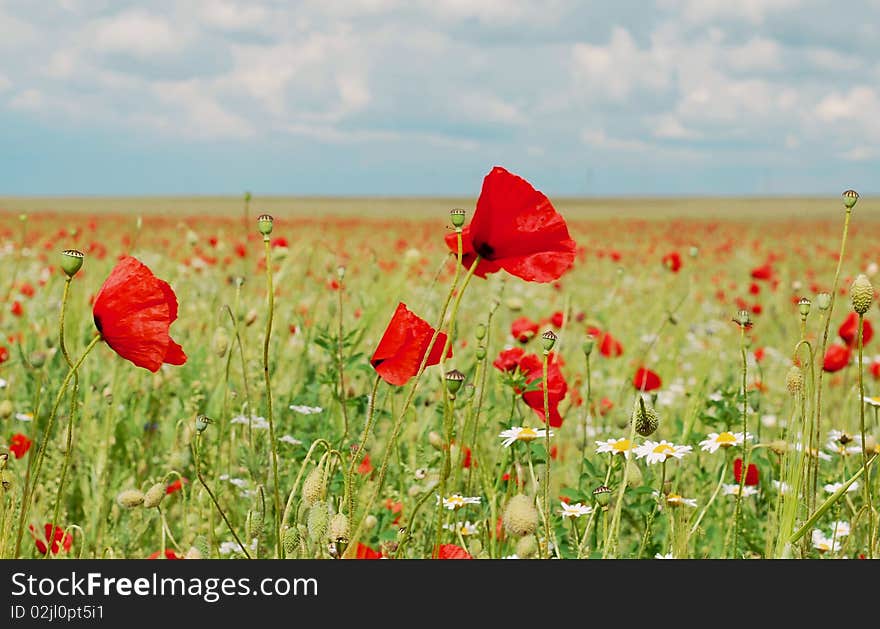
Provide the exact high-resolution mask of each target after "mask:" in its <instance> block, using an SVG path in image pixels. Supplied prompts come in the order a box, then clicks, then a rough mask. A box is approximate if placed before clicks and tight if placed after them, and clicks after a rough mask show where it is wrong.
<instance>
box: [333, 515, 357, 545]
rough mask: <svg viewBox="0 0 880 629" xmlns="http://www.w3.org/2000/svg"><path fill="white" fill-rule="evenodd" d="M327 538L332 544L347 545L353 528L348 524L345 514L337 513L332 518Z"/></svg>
mask: <svg viewBox="0 0 880 629" xmlns="http://www.w3.org/2000/svg"><path fill="white" fill-rule="evenodd" d="M327 537H329V538H330V541H331V542H336V543H337V544H347V543H348V539H349V537H351V527H350V526H349V524H348V518H347V517H346V515H345V514H344V513H337V514H336V515H334V516H333V517H332V518H330V525H329V526H328V527H327Z"/></svg>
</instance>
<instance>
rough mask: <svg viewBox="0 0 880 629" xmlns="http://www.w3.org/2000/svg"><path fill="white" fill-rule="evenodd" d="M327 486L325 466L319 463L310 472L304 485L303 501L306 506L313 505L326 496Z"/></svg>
mask: <svg viewBox="0 0 880 629" xmlns="http://www.w3.org/2000/svg"><path fill="white" fill-rule="evenodd" d="M326 488H327V479H326V478H325V474H324V468H323V467H321V466H320V465H318V466H317V467H316V468H315V469H313V470H312V471H311V472H309V475H308V476H306V480H305V481H303V486H302V501H303V504H304V505H305V506H306V507H311V506H312V505H314V504H315V503H316V502H318V501H319V500H321V499H322V498H323V497H324V492H325V490H326Z"/></svg>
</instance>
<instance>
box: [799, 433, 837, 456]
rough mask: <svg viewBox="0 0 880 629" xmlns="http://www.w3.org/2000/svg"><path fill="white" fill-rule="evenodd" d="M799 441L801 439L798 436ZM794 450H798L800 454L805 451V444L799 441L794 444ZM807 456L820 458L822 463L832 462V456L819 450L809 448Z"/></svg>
mask: <svg viewBox="0 0 880 629" xmlns="http://www.w3.org/2000/svg"><path fill="white" fill-rule="evenodd" d="M798 439H800V436H798ZM794 449H795V450H797V451H798V452H800V451H802V450H803V449H804V446H803V444H801V442H800V440H798V441H797V442H796V443H795V444H794ZM807 456H815V457H818V458H819V459H820V460H821V461H830V460H831V455H830V454H828V453H827V452H822V451H821V450H819V449H817V448H808V449H807Z"/></svg>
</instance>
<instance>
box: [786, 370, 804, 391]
mask: <svg viewBox="0 0 880 629" xmlns="http://www.w3.org/2000/svg"><path fill="white" fill-rule="evenodd" d="M803 386H804V372H803V371H801V368H800V367H798V366H797V365H792V366H791V368H790V369H789V370H788V374H787V375H786V376H785V387H786V388H787V389H788V392H789V393H791V394H792V395H797V394H798V393H800V391H801V389H802V388H803Z"/></svg>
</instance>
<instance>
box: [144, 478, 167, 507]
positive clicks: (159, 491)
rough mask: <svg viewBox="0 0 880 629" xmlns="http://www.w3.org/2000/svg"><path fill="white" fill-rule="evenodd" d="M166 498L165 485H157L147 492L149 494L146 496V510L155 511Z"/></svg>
mask: <svg viewBox="0 0 880 629" xmlns="http://www.w3.org/2000/svg"><path fill="white" fill-rule="evenodd" d="M164 497H165V484H164V483H156V484H155V485H153V486H152V487H150V488H149V489H148V490H147V493H145V494H144V508H146V509H153V508H154V507H158V506H159V504H160V503H161V502H162V499H163V498H164Z"/></svg>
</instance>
